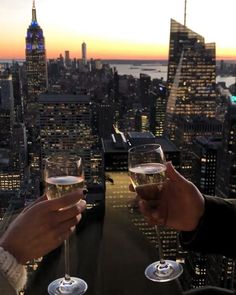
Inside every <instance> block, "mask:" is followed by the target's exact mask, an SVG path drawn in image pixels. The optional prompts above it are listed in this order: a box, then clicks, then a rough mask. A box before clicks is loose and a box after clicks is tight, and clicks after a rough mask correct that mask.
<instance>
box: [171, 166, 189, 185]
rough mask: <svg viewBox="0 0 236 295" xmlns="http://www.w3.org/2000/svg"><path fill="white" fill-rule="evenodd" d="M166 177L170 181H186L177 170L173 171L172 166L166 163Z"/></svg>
mask: <svg viewBox="0 0 236 295" xmlns="http://www.w3.org/2000/svg"><path fill="white" fill-rule="evenodd" d="M166 176H167V177H168V178H169V179H170V180H171V181H175V182H178V181H183V180H184V181H187V179H185V178H184V177H183V176H182V175H181V174H180V173H179V172H178V171H177V170H175V168H174V166H173V165H172V163H171V162H167V163H166Z"/></svg>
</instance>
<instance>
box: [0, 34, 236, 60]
mask: <svg viewBox="0 0 236 295" xmlns="http://www.w3.org/2000/svg"><path fill="white" fill-rule="evenodd" d="M22 39H23V40H22V41H21V42H18V43H17V44H16V41H15V40H14V38H10V39H8V41H7V42H5V43H3V44H1V48H0V59H24V58H25V41H24V37H23V38H22ZM48 40H50V42H47V40H46V52H47V58H48V59H49V58H57V57H59V55H60V54H62V55H63V56H64V52H65V50H69V51H70V57H71V58H81V44H82V42H83V41H82V42H81V43H80V42H78V43H77V44H75V43H71V42H69V41H67V40H65V39H64V40H63V39H58V40H56V39H50V38H49V39H48ZM85 43H86V44H87V56H88V59H91V58H93V59H124V60H125V59H127V60H132V59H133V60H135V59H137V60H160V59H162V60H167V59H168V46H166V45H163V44H161V45H157V44H140V43H131V42H130V43H129V42H124V41H123V42H121V41H110V42H109V41H107V40H98V39H96V40H95V39H91V40H89V41H87V42H86V40H85ZM216 59H217V60H236V49H234V48H233V49H225V48H223V49H222V48H219V49H218V50H217V55H216Z"/></svg>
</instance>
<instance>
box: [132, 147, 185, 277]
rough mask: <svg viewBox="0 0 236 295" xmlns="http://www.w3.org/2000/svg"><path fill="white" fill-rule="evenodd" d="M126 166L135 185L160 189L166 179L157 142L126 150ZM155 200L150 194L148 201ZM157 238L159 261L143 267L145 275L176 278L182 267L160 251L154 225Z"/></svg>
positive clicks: (160, 244) (162, 154) (156, 227)
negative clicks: (167, 258)
mask: <svg viewBox="0 0 236 295" xmlns="http://www.w3.org/2000/svg"><path fill="white" fill-rule="evenodd" d="M128 166H129V175H130V179H131V182H132V184H133V186H134V188H135V189H136V188H137V186H142V188H143V189H145V186H150V185H156V186H157V187H158V190H161V189H162V187H163V185H164V183H165V181H166V165H165V156H164V153H163V150H162V148H161V146H160V145H159V144H144V145H139V146H136V147H133V148H131V149H129V151H128ZM154 200H156V196H155V195H153V196H152V195H150V196H149V199H148V201H154ZM155 231H156V234H157V238H158V247H159V261H155V262H153V263H152V264H150V265H149V266H148V267H147V268H146V269H145V276H146V277H147V278H148V279H149V280H152V281H155V282H167V281H171V280H174V279H176V278H178V277H179V276H180V275H181V274H182V272H183V268H182V266H181V264H178V263H177V262H176V261H172V260H165V259H164V257H163V251H162V241H161V239H160V230H159V227H158V226H157V225H156V226H155Z"/></svg>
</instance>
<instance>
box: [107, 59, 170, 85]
mask: <svg viewBox="0 0 236 295" xmlns="http://www.w3.org/2000/svg"><path fill="white" fill-rule="evenodd" d="M110 66H111V67H115V68H116V69H117V71H118V74H119V75H132V76H134V77H135V78H139V75H140V74H141V73H143V74H147V75H149V76H150V77H151V78H152V79H161V78H163V80H164V81H166V80H167V66H166V65H162V64H160V63H147V64H145V63H143V64H110Z"/></svg>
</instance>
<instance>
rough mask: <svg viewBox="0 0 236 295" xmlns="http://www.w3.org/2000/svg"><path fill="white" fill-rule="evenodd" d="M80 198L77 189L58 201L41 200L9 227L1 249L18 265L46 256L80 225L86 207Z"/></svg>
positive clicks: (80, 194)
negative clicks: (14, 259)
mask: <svg viewBox="0 0 236 295" xmlns="http://www.w3.org/2000/svg"><path fill="white" fill-rule="evenodd" d="M83 197H84V196H83V191H82V190H77V191H75V192H72V193H69V194H66V195H64V196H62V197H61V198H58V199H53V200H45V199H44V198H41V199H40V200H39V201H36V203H35V204H33V205H30V206H29V208H26V209H25V210H23V211H22V212H21V213H20V214H19V215H18V216H17V217H16V219H15V220H14V221H13V222H12V223H11V224H10V225H9V227H8V229H7V230H6V232H5V233H4V234H3V236H2V237H1V238H0V246H1V247H3V248H4V249H5V250H6V251H8V252H9V253H11V254H12V255H13V256H14V257H15V258H16V260H17V261H18V262H19V263H21V264H25V263H26V262H27V261H29V260H31V259H33V258H39V257H41V256H43V255H45V254H47V253H49V252H50V251H51V250H53V249H55V248H57V247H58V246H59V245H60V244H61V243H62V242H63V241H64V240H65V239H67V238H68V236H69V235H70V234H71V233H72V231H73V229H74V227H75V225H76V224H78V223H79V221H80V219H81V213H82V212H83V211H84V210H85V208H86V202H85V201H84V200H82V198H83ZM71 204H73V205H71ZM63 208H65V209H63Z"/></svg>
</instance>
